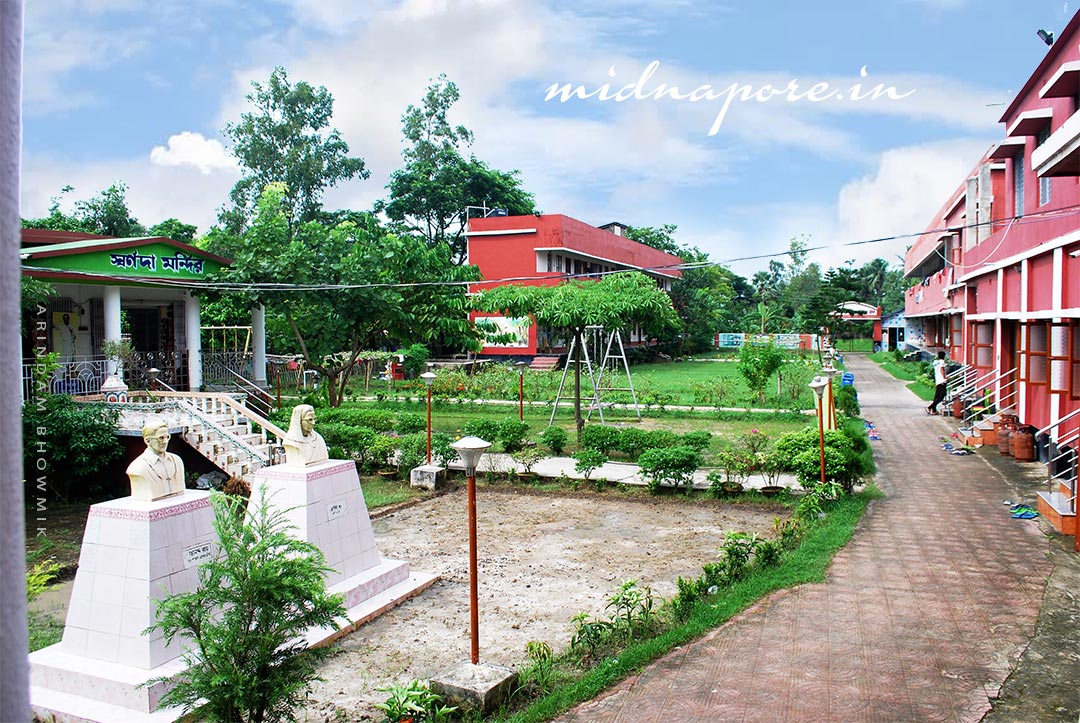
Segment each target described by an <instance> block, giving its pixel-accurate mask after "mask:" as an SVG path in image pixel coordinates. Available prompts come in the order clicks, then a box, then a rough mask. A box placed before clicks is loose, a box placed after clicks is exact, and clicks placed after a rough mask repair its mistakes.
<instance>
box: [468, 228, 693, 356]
mask: <svg viewBox="0 0 1080 723" xmlns="http://www.w3.org/2000/svg"><path fill="white" fill-rule="evenodd" d="M627 228H628V226H626V225H625V224H622V223H609V224H606V225H605V226H601V227H600V228H597V227H595V226H590V225H589V224H587V223H583V222H582V221H578V220H576V219H573V218H570V217H569V216H563V215H561V214H549V215H537V216H496V217H488V218H474V219H470V221H469V227H468V230H467V233H466V236H467V239H468V263H470V264H475V265H476V266H478V267H479V268H480V273H481V275H482V276H483V278H484V279H485V280H488V281H495V280H497V281H498V282H499V283H498V284H495V285H501V284H505V283H517V284H527V285H534V286H553V285H555V284H559V283H562V282H564V281H567V280H570V279H590V278H596V279H599V278H601V276H602V275H603V274H606V273H610V272H612V271H624V270H629V269H633V270H637V271H641V272H642V273H645V274H647V275H648V276H651V277H653V278H654V279H656V283H657V285H658V286H659V287H660V288H662V289H665V290H670V289H671V282H672V281H673V280H674V279H677V278H679V277H680V276H681V275H682V272H681V271H680V270H679V268H678V266H679V265H680V264H681V263H682V261H681V259H679V257H678V256H673V255H671V254H667V253H664V252H663V251H658V250H657V249H654V248H652V247H651V246H646V245H645V244H641V243H638V242H636V241H631V240H630V239H628V238H626V235H625V234H626V229H627ZM492 286H493V284H482V285H479V286H478V287H477V288H491V287H492ZM479 316H480V317H484V318H487V319H489V320H490V321H491V322H492V323H494V324H495V325H496V326H498V327H499V328H500V329H501V330H502V331H504V332H512V333H514V334H515V335H516V341H513V342H511V343H509V344H506V345H501V346H485V347H484V348H483V350H482V351H481V354H483V355H485V356H496V357H497V356H534V355H536V354H550V353H554V354H557V353H562V352H564V351H566V347H565V344H566V341H565V340H564V339H561V338H558V337H557V336H556V335H555V334H554V333H553V332H552V331H550V330H548V329H544V328H537V325H536V324H534V323H532V322H531V321H530V320H529V319H507V318H505V317H501V316H493V315H479ZM623 341H624V343H626V344H627V345H630V344H634V343H642V342H644V341H646V340H645V339H644V338H643V337H642V334H641V331H640V330H639V329H633V330H632V331H631V332H630V336H629V338H626V337H624V339H623Z"/></svg>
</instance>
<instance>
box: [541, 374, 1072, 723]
mask: <svg viewBox="0 0 1080 723" xmlns="http://www.w3.org/2000/svg"><path fill="white" fill-rule="evenodd" d="M847 367H848V369H849V370H850V371H852V372H854V374H855V384H856V387H857V388H858V390H859V399H860V402H861V403H862V407H863V415H864V417H865V418H866V419H868V420H870V421H872V422H873V423H874V424H875V426H876V428H877V430H878V431H879V432H880V433H881V437H882V439H881V441H875V442H873V443H872V444H874V445H875V453H876V454H875V456H876V459H877V463H878V476H877V485H878V486H879V487H880V488H881V489H882V490H883V491H884V492H885V493H886V494H887V495H888V499H886V500H881V501H877V502H874V503H872V504H871V507H870V509H869V510H868V511H867V513H866V516H865V517H864V519H863V521H862V522H861V523H860V526H859V529H858V530H857V531H856V534H855V536H854V538H853V540H852V542H851V543H850V544H849V545H848V546H847V547H846V548H845V549H844V550H842V551H841V552H840V553H839V554H837V556H836V558H835V559H834V562H833V564H832V567H831V568H830V571H829V574H828V578H827V581H826V582H825V583H823V584H818V585H803V586H800V587H797V588H794V589H791V590H787V591H783V592H780V593H777V594H774V595H772V596H770V597H769V598H767V599H765V600H762V601H761V602H759V603H758V604H756V605H754V606H753V607H751V608H750V609H748V610H747V611H745V612H744V613H743V614H741V615H739V616H737V617H736V618H735V619H733V620H732V621H730V622H729V623H728V624H726V625H725V626H723V627H721V628H719V629H717V630H716V631H714V632H712V633H711V634H709V635H708V636H706V637H705V638H703V639H702V640H700V641H698V642H696V643H693V644H691V645H688V646H685V647H683V648H681V649H678V650H676V651H674V652H672V653H670V654H669V655H667V656H666V657H664V658H662V659H661V660H659V661H657V662H656V663H655V664H653V665H651V666H649V667H648V668H647V669H646V670H644V671H643V672H642V673H641V674H640V675H638V676H636V677H634V678H631V679H628V680H626V681H624V682H623V683H621V684H619V685H618V686H616V687H615V688H614V689H613V690H611V691H609V692H608V693H607V694H605V695H604V696H602V697H600V698H598V699H596V700H594V701H592V702H589V703H586V704H584V705H582V706H580V707H578V708H576V709H574V710H572V711H571V712H569V713H568V714H567V715H565V716H564V717H563V718H561V719H560V720H561V721H564V722H565V723H571V722H573V723H584V722H586V721H588V723H669V722H670V721H679V723H728V722H731V723H736V722H738V723H753V722H760V723H775V722H777V721H784V722H785V723H794V722H798V721H807V722H809V721H818V722H822V723H825V722H831V721H837V722H841V721H842V722H843V723H858V722H861V721H866V722H868V723H869V722H878V721H881V722H896V723H898V722H900V721H903V722H905V723H915V722H918V721H954V722H956V723H967V722H971V723H975V722H976V721H979V720H980V719H981V718H982V717H983V716H984V714H985V713H986V712H987V711H988V710H989V709H990V700H991V699H992V698H993V697H995V696H996V695H997V693H998V691H999V689H1000V688H1001V686H1002V683H1003V682H1004V681H1005V679H1006V677H1007V676H1008V675H1009V672H1010V670H1011V669H1012V667H1013V666H1014V665H1015V663H1016V661H1017V659H1018V658H1019V656H1020V654H1021V653H1022V652H1023V651H1024V648H1025V646H1026V645H1027V643H1028V641H1029V639H1030V638H1031V636H1032V634H1033V633H1034V628H1035V623H1036V620H1037V618H1038V614H1039V606H1040V602H1041V600H1042V597H1043V591H1044V587H1045V585H1046V579H1047V576H1048V575H1049V574H1050V572H1051V568H1052V566H1051V563H1050V562H1049V560H1048V558H1047V555H1046V552H1047V542H1046V539H1045V538H1044V537H1043V536H1042V534H1041V533H1040V531H1039V528H1038V521H1037V520H1014V519H1012V518H1011V516H1010V515H1009V513H1008V507H1007V506H1004V505H1002V500H1003V499H1005V498H1007V497H1008V496H1009V494H1010V490H1009V488H1008V486H1007V485H1006V483H1005V481H1004V480H1003V479H1002V478H1001V476H1000V475H999V474H997V473H996V472H995V471H994V470H993V469H992V468H991V467H990V466H989V465H988V464H987V463H986V462H985V461H983V460H982V459H981V458H980V457H979V456H978V455H972V456H952V455H949V454H947V453H946V452H944V451H942V449H941V445H940V443H939V441H938V438H939V437H940V436H942V435H948V434H949V433H951V432H952V431H953V430H952V429H951V428H950V427H949V424H948V422H947V420H946V419H944V418H940V417H927V416H926V414H925V412H924V407H925V404H924V403H923V402H921V401H920V400H919V399H917V398H916V397H915V396H914V395H913V394H911V393H910V392H909V391H908V390H907V389H905V388H904V387H903V385H902V384H901V383H900V382H897V381H896V380H894V379H893V378H892V377H890V376H888V375H887V374H885V372H883V371H881V370H880V369H879V368H878V367H877V365H875V364H873V363H872V362H870V361H868V360H865V359H862V358H860V357H858V356H855V355H851V356H849V357H848V359H847Z"/></svg>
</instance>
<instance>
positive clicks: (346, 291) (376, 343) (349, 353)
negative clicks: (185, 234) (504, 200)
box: [208, 184, 478, 406]
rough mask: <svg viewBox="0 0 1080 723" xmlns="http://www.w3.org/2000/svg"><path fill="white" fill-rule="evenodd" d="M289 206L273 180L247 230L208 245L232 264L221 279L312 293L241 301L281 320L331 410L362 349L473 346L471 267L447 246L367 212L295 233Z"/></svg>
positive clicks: (252, 293) (263, 294) (265, 294)
mask: <svg viewBox="0 0 1080 723" xmlns="http://www.w3.org/2000/svg"><path fill="white" fill-rule="evenodd" d="M287 208H288V202H287V199H286V190H285V188H284V186H283V185H282V184H270V185H269V186H268V187H267V189H266V191H265V192H264V194H263V196H262V198H261V199H260V201H259V206H258V214H257V215H256V217H255V219H254V221H253V223H252V225H251V228H250V229H249V230H248V231H247V232H246V233H245V234H243V235H242V236H234V235H230V234H228V233H226V232H223V231H218V232H215V233H213V234H210V235H209V236H208V242H209V245H210V249H211V250H212V251H214V252H215V253H220V254H223V255H225V256H228V257H230V258H232V259H233V265H232V267H230V268H228V269H224V270H223V271H222V272H221V273H220V275H219V277H218V278H217V280H218V281H221V282H225V283H233V284H241V285H243V284H257V285H268V284H280V283H282V282H287V283H288V284H290V285H291V284H296V285H305V286H307V285H310V286H312V287H314V288H307V289H301V290H291V289H282V290H278V289H273V288H271V289H269V290H268V289H266V288H257V289H250V290H248V291H246V292H243V297H244V299H245V301H246V303H247V304H249V305H250V304H256V303H261V304H265V305H266V307H267V310H268V312H271V311H272V312H274V313H276V314H280V315H282V316H283V317H284V319H285V321H286V323H287V325H288V327H289V328H290V329H291V330H292V334H293V337H294V341H295V343H296V344H297V345H298V346H299V349H300V351H301V353H302V354H303V355H304V358H305V361H306V363H307V366H308V367H309V368H311V369H315V370H316V371H318V372H320V373H321V374H322V375H323V376H324V377H325V378H326V380H327V382H328V384H329V386H330V388H331V393H330V402H331V404H332V405H334V406H336V405H337V404H338V403H340V400H341V394H342V392H343V391H344V387H345V384H346V381H347V379H348V373H349V371H350V370H351V369H352V367H353V365H354V364H355V363H356V361H357V359H358V358H359V356H360V353H361V352H362V351H364V350H367V349H378V348H382V347H387V346H389V347H393V346H396V345H399V344H404V343H409V344H411V343H416V342H431V341H436V340H438V341H442V342H444V343H457V344H459V345H461V346H470V345H471V346H472V347H473V348H476V336H475V331H474V330H473V327H472V325H471V324H470V323H469V321H468V316H467V309H466V295H465V291H466V286H465V282H468V281H475V280H476V279H477V278H478V276H477V273H476V268H475V267H473V266H454V265H453V264H451V263H450V259H449V254H448V251H447V250H446V249H445V248H430V247H428V246H427V244H426V243H424V242H423V240H422V239H417V238H413V237H409V236H395V235H393V234H388V233H386V231H385V230H384V229H383V228H382V227H381V226H380V225H379V223H378V220H377V219H376V218H375V217H374V216H372V215H370V214H366V215H363V214H361V215H357V216H355V217H354V218H355V220H349V221H343V222H341V223H339V224H338V225H336V226H332V227H331V226H326V225H324V224H321V223H319V222H317V221H311V222H308V223H305V224H303V225H301V226H299V227H298V228H296V229H295V231H293V232H291V231H290V228H289V226H290V224H289V219H288V211H287ZM436 282H438V283H436ZM446 282H451V283H446ZM454 282H456V284H457V285H454ZM321 287H331V288H321Z"/></svg>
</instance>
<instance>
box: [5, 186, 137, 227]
mask: <svg viewBox="0 0 1080 723" xmlns="http://www.w3.org/2000/svg"><path fill="white" fill-rule="evenodd" d="M73 190H74V189H73V188H72V187H71V186H64V187H63V188H62V189H61V190H60V196H54V197H53V198H52V203H51V205H50V206H49V215H48V216H45V217H43V218H31V219H23V220H22V227H23V228H40V229H47V230H50V231H78V232H81V233H96V234H101V235H102V236H116V237H119V238H126V237H132V236H145V235H146V227H145V226H143V225H142V224H141V223H139V221H138V219H136V218H135V217H134V216H132V215H131V211H130V210H129V209H128V206H127V186H126V185H125V184H124V183H123V182H117V183H114V184H112V185H111V186H109V187H108V188H106V189H105V190H104V191H102V192H101V193H100V194H98V195H97V196H95V197H93V198H90V199H86V200H81V201H76V202H75V211H74V213H71V214H66V213H64V212H63V211H61V210H60V198H61V197H62V196H63V195H64V194H67V193H71V192H72V191H73Z"/></svg>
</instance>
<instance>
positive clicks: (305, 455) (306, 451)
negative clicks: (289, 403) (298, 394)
mask: <svg viewBox="0 0 1080 723" xmlns="http://www.w3.org/2000/svg"><path fill="white" fill-rule="evenodd" d="M281 443H282V446H284V447H285V464H286V465H288V466H290V467H303V466H305V465H309V464H315V463H316V462H325V461H326V460H328V459H330V453H329V452H327V451H326V442H325V441H324V440H323V438H322V435H321V434H319V433H318V432H316V431H315V409H314V407H312V406H311V405H310V404H297V405H296V406H295V407H293V410H292V417H290V419H289V431H288V432H287V433H286V435H285V439H283V440H281Z"/></svg>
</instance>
